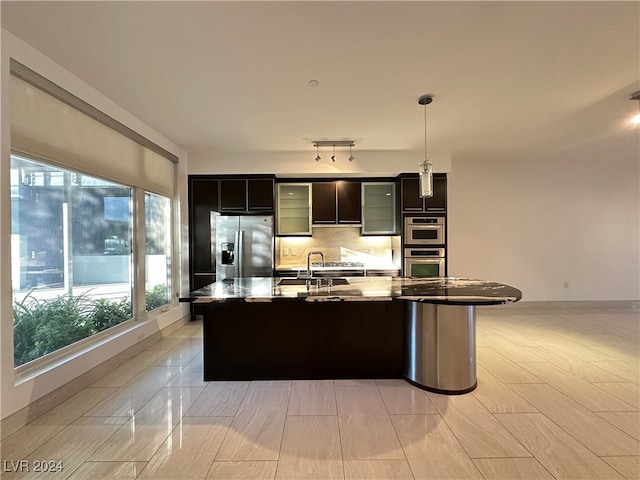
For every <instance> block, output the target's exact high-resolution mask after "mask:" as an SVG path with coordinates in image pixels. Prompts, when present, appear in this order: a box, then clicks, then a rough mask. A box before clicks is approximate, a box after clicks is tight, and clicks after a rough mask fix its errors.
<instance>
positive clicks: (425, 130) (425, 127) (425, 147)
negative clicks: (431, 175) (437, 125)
mask: <svg viewBox="0 0 640 480" xmlns="http://www.w3.org/2000/svg"><path fill="white" fill-rule="evenodd" d="M424 161H425V162H426V161H427V104H426V103H425V105H424Z"/></svg>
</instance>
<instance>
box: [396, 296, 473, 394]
mask: <svg viewBox="0 0 640 480" xmlns="http://www.w3.org/2000/svg"><path fill="white" fill-rule="evenodd" d="M405 329H406V330H405V342H406V344H405V355H406V361H405V374H404V376H405V378H406V379H407V380H408V381H409V382H410V383H412V384H414V385H416V386H417V387H420V388H423V389H425V390H430V391H432V392H438V393H446V394H462V393H467V392H470V391H471V390H473V389H475V388H476V385H477V380H476V311H475V306H474V305H442V304H433V303H423V302H419V301H409V302H407V306H406V310H405Z"/></svg>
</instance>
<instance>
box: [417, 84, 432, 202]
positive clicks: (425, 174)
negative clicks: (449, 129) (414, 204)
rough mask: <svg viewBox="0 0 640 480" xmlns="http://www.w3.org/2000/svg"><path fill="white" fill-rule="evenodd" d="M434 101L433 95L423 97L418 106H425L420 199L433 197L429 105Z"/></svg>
mask: <svg viewBox="0 0 640 480" xmlns="http://www.w3.org/2000/svg"><path fill="white" fill-rule="evenodd" d="M432 101H433V98H432V97H431V95H423V96H421V97H420V98H419V99H418V104H420V105H423V106H424V160H423V161H422V163H420V169H419V170H418V172H419V175H420V197H422V198H431V197H433V165H431V161H430V160H429V159H428V158H427V105H429V104H430V103H431V102H432Z"/></svg>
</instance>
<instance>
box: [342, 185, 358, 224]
mask: <svg viewBox="0 0 640 480" xmlns="http://www.w3.org/2000/svg"><path fill="white" fill-rule="evenodd" d="M336 183H337V187H338V223H347V224H348V223H353V224H360V223H361V222H362V187H361V186H360V182H350V181H346V180H340V181H338V182H336Z"/></svg>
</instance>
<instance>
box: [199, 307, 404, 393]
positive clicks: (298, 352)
mask: <svg viewBox="0 0 640 480" xmlns="http://www.w3.org/2000/svg"><path fill="white" fill-rule="evenodd" d="M404 304H405V302H402V301H394V300H391V301H351V302H345V301H323V302H315V301H305V299H299V300H297V299H286V300H278V299H274V300H273V301H270V302H246V301H244V300H231V299H230V300H226V301H224V302H214V303H209V304H203V305H200V308H202V309H203V310H202V313H204V322H203V326H204V330H203V335H204V338H203V342H204V351H205V356H204V380H206V381H210V380H279V379H346V378H354V379H356V378H402V376H403V373H404V368H405V358H404V345H405V339H404V336H405V333H404V327H403V325H404V321H403V312H404V310H403V309H404Z"/></svg>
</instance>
